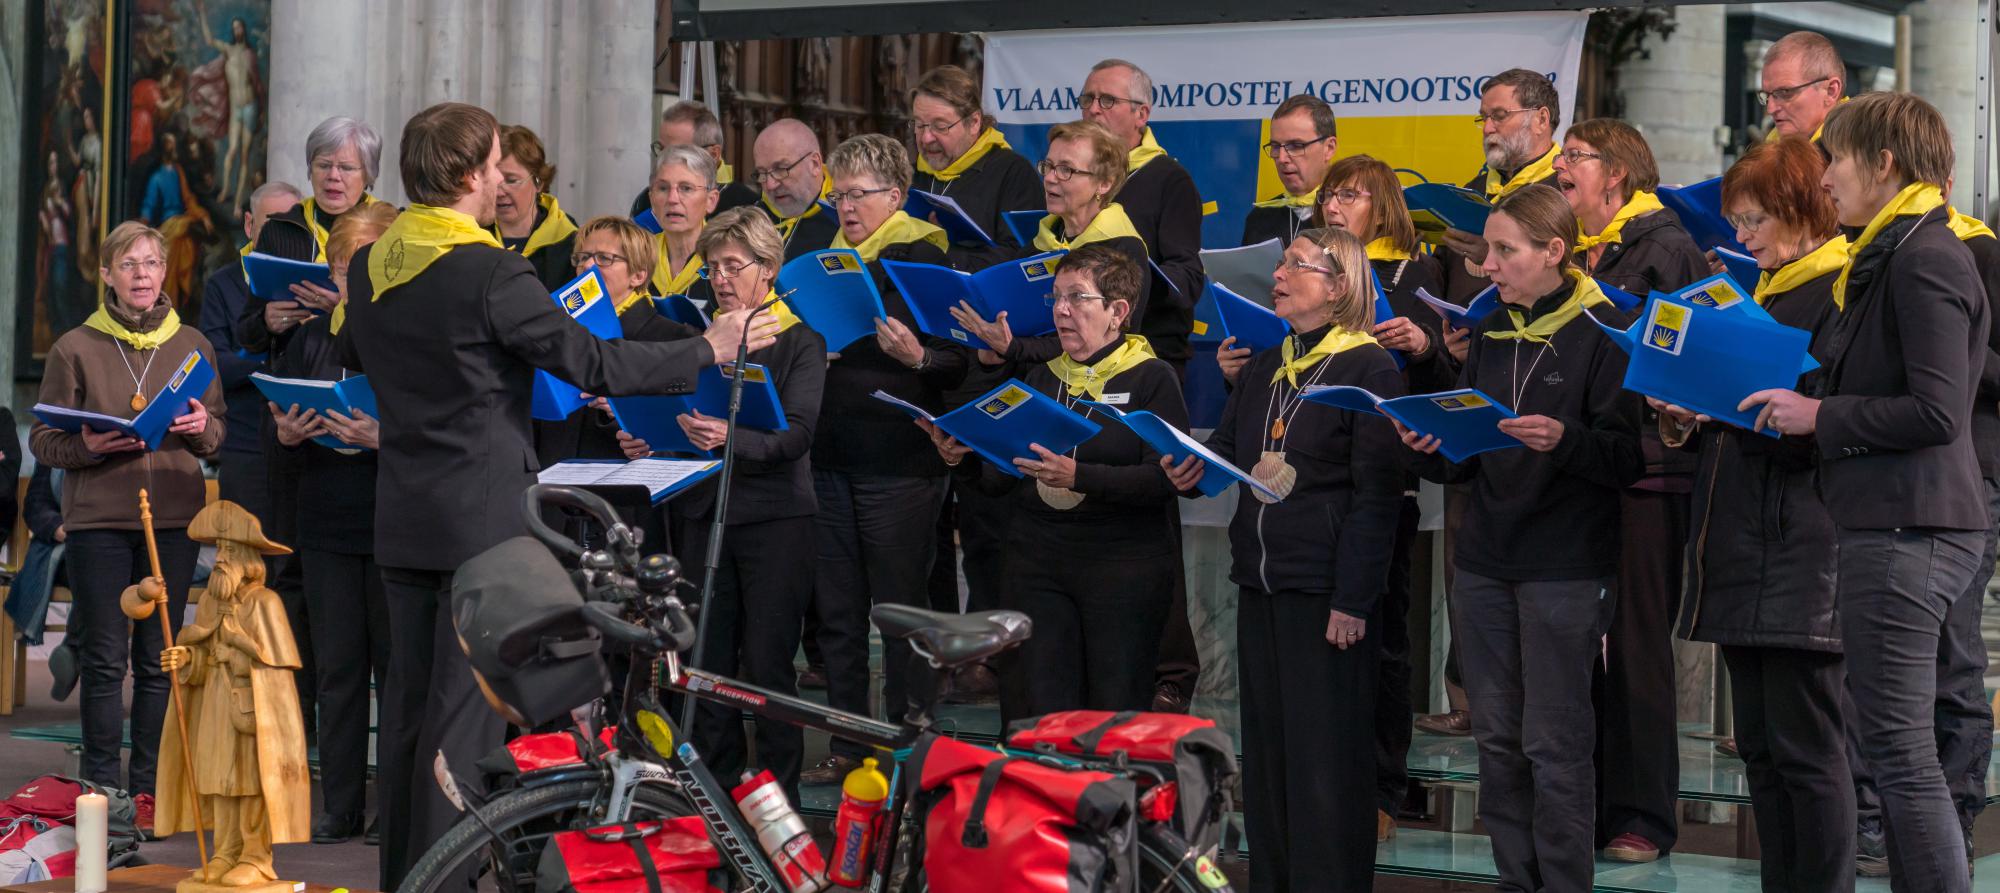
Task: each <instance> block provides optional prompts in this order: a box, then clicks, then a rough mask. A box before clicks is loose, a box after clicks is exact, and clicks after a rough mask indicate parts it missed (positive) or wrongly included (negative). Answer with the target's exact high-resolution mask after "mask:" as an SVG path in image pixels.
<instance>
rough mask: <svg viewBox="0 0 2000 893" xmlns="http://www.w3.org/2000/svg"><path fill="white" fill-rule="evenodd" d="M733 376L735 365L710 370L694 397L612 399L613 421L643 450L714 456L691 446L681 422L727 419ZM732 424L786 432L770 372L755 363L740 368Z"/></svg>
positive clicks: (699, 379) (703, 374) (697, 384)
mask: <svg viewBox="0 0 2000 893" xmlns="http://www.w3.org/2000/svg"><path fill="white" fill-rule="evenodd" d="M735 374H736V366H735V364H733V363H732V364H730V365H727V366H709V367H707V368H704V369H702V370H701V374H700V375H699V376H698V377H697V378H696V379H695V390H694V393H692V394H675V395H671V396H666V395H648V396H638V397H612V398H611V399H610V401H609V402H610V404H611V417H612V418H613V419H615V420H616V421H617V423H618V430H620V431H624V432H625V433H627V434H630V435H632V436H633V437H636V438H638V439H640V440H643V441H645V442H646V446H647V447H649V448H651V449H653V450H655V451H657V452H662V453H691V454H694V455H698V456H709V455H713V451H712V450H705V449H702V448H700V447H698V446H695V444H694V442H693V441H691V440H689V439H688V436H687V432H686V431H685V430H683V429H682V428H681V423H680V417H681V416H683V415H693V414H694V413H697V412H699V413H701V414H702V415H705V416H709V417H710V418H717V419H727V418H729V391H730V388H731V378H732V377H733V376H734V375H735ZM736 424H737V426H738V427H742V428H755V429H758V430H760V431H783V430H786V429H787V428H789V427H790V425H789V424H788V423H787V422H786V421H785V407H784V406H783V404H781V403H780V402H779V400H778V389H777V386H776V385H774V384H773V383H772V382H771V373H770V370H768V369H766V368H764V367H763V366H759V365H757V364H756V363H749V364H746V365H745V366H744V367H743V404H742V406H740V407H738V408H737V412H736Z"/></svg>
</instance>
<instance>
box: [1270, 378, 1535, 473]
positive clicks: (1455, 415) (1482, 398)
mask: <svg viewBox="0 0 2000 893" xmlns="http://www.w3.org/2000/svg"><path fill="white" fill-rule="evenodd" d="M1304 398H1305V399H1306V400H1309V401H1311V402H1314V403H1323V404H1325V405H1327V406H1337V407H1340V408H1341V409H1351V410H1354V411H1356V412H1367V413H1373V414H1375V415H1380V416H1388V417H1389V418H1392V419H1395V420H1396V421H1397V422H1399V423H1401V424H1402V426H1403V427H1405V428H1408V429H1410V430H1411V431H1415V432H1417V433H1418V434H1424V435H1428V436H1431V437H1435V438H1437V439H1438V452H1440V453H1443V454H1444V457H1445V458H1446V459H1449V460H1451V461H1453V462H1464V461H1465V460H1467V459H1470V458H1472V457H1473V456H1477V455H1479V454H1480V453H1484V452H1489V451H1491V450H1502V449H1507V448H1509V447H1517V446H1521V445H1522V444H1521V441H1520V439H1519V438H1516V437H1515V436H1514V435H1512V434H1508V433H1507V432H1505V431H1502V430H1500V422H1501V421H1502V420H1505V419H1513V418H1519V416H1517V415H1515V414H1514V411H1513V410H1511V409H1508V408H1507V407H1505V406H1501V405H1500V404H1498V403H1495V402H1494V401H1493V398H1491V397H1488V396H1486V395H1485V394H1482V393H1480V392H1479V391H1477V390H1474V389H1472V388H1459V389H1458V390H1455V391H1442V392H1439V393H1436V394H1411V395H1409V396H1407V397H1397V398H1394V399H1391V400H1384V399H1382V398H1381V397H1377V396H1375V394H1374V392H1372V391H1369V390H1367V389H1365V388H1357V387H1350V386H1347V385H1320V386H1317V387H1310V388H1307V389H1306V390H1305V394H1304Z"/></svg>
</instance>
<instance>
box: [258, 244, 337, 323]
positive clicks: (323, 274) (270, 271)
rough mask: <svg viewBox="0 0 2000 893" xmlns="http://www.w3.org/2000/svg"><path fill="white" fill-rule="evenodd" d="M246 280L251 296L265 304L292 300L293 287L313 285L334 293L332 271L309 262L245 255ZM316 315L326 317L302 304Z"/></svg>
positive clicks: (259, 253) (267, 255)
mask: <svg viewBox="0 0 2000 893" xmlns="http://www.w3.org/2000/svg"><path fill="white" fill-rule="evenodd" d="M243 277H244V278H245V279H246V280H248V281H249V283H250V293H251V294H253V295H256V296H257V297H259V298H262V299H264V300H266V301H289V300H292V286H294V285H299V284H311V285H316V286H319V287H320V288H323V289H326V290H327V291H335V289H334V287H333V271H332V270H331V268H329V267H328V266H327V265H326V264H316V263H313V262H312V261H309V260H290V259H287V258H282V257H275V256H272V255H269V254H264V253H262V252H259V251H252V252H250V253H249V254H246V255H243ZM299 306H301V307H305V308H306V309H308V310H311V311H313V313H314V314H320V313H324V312H326V311H323V310H320V309H319V308H317V307H312V306H310V305H307V304H303V303H302V304H300V305H299Z"/></svg>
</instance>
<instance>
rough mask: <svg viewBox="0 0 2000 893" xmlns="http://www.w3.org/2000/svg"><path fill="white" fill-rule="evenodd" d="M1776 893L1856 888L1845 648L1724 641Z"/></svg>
mask: <svg viewBox="0 0 2000 893" xmlns="http://www.w3.org/2000/svg"><path fill="white" fill-rule="evenodd" d="M1722 659H1723V660H1724V661H1725V662H1726V663H1728V665H1729V684H1730V691H1731V692H1732V693H1733V694H1734V696H1735V701H1734V716H1735V720H1736V747H1737V749H1738V750H1739V751H1740V752H1741V753H1742V754H1743V770H1744V774H1745V775H1746V776H1747V777H1748V779H1749V783H1750V808H1751V809H1753V810H1755V811H1756V816H1757V837H1758V840H1759V842H1760V843H1761V844H1762V845H1763V849H1764V858H1763V860H1762V861H1761V863H1760V865H1759V868H1760V871H1761V873H1762V875H1763V882H1764V890H1765V891H1767V893H1838V891H1851V890H1853V889H1854V788H1853V787H1852V786H1851V785H1850V784H1849V783H1848V777H1849V776H1848V770H1847V734H1846V732H1845V731H1844V730H1843V728H1842V722H1841V708H1840V701H1841V695H1840V689H1841V684H1842V679H1843V678H1844V677H1845V676H1846V674H1847V670H1846V666H1845V664H1844V663H1843V662H1842V660H1841V656H1840V655H1838V654H1829V653H1827V652H1824V651H1803V650H1799V649H1794V648H1754V647H1748V646H1741V645H1724V646H1722Z"/></svg>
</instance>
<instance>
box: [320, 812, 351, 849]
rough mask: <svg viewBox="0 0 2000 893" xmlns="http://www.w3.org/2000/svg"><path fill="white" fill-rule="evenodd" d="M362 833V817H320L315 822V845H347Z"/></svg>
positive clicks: (328, 815)
mask: <svg viewBox="0 0 2000 893" xmlns="http://www.w3.org/2000/svg"><path fill="white" fill-rule="evenodd" d="M360 833H361V815H360V814H359V813H349V814H347V815H333V814H331V813H329V814H327V815H323V816H320V817H319V821H316V822H313V843H346V842H347V841H349V840H352V839H353V838H354V835H356V834H360Z"/></svg>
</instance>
